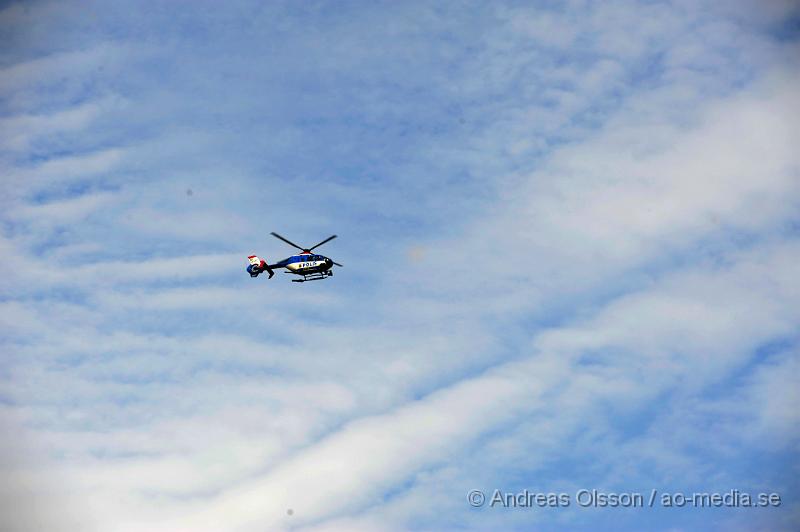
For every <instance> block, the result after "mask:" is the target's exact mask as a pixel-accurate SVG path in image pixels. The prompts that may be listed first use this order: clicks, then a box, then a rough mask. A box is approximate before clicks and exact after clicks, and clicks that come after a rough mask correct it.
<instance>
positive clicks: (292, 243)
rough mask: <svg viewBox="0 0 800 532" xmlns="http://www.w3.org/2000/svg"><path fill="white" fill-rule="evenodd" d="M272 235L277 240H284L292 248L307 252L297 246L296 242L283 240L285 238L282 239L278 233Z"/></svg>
mask: <svg viewBox="0 0 800 532" xmlns="http://www.w3.org/2000/svg"><path fill="white" fill-rule="evenodd" d="M270 234H271V235H272V236H274V237H275V238H279V239H281V240H283V241H284V242H286V243H287V244H289V245H290V246H294V247H296V248H297V249H299V250H300V251H305V250H306V249H305V248H301V247H300V246H298V245H297V244H295V243H294V242H290V241H289V240H286V239H285V238H283V237H282V236H281V235H279V234H278V233H270Z"/></svg>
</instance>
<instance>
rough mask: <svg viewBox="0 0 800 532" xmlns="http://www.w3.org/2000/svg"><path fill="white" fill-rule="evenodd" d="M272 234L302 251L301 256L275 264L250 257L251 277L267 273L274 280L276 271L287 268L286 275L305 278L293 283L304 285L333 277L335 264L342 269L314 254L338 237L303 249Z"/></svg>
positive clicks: (329, 260) (331, 261) (249, 269)
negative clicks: (315, 250) (307, 282)
mask: <svg viewBox="0 0 800 532" xmlns="http://www.w3.org/2000/svg"><path fill="white" fill-rule="evenodd" d="M270 234H271V235H272V236H274V237H275V238H277V239H280V240H283V241H284V242H286V243H287V244H289V245H290V246H293V247H296V248H297V249H299V250H300V251H301V253H300V254H299V255H292V256H291V257H289V258H288V259H283V260H282V261H280V262H276V263H275V264H268V263H267V261H265V260H264V259H262V258H259V257H257V256H256V255H250V256H249V257H247V258H248V259H249V260H250V266H248V267H247V273H249V274H250V277H258V274H260V273H262V272H267V273H268V274H269V279H272V276H273V275H275V271H274V270H276V269H278V268H286V271H285V272H284V273H293V274H295V275H301V276H302V277H303V278H302V279H292V282H293V283H304V282H306V281H319V280H320V279H325V278H326V277H331V276H332V275H333V265H334V264H335V265H336V266H339V267H340V268H341V267H342V265H341V264H339V263H338V262H335V261H333V260H331V259H329V258H328V257H323V256H322V255H316V254H314V253H312V251H313V250H314V249H315V248H318V247H320V246H321V245H322V244H325V243H327V242H330V241H331V240H333V239H334V238H336V235H332V236H329V237H328V238H326V239H325V240H323V241H322V242H320V243H319V244H317V245H316V246H311V247H310V248H302V247H300V246H298V245H297V244H295V243H294V242H292V241H290V240H287V239H285V238H284V237H282V236H281V235H279V234H278V233H270Z"/></svg>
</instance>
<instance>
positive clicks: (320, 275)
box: [292, 270, 333, 283]
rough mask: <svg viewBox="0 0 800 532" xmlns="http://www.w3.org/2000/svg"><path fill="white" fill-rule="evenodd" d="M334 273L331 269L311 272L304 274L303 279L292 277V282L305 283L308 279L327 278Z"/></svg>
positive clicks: (319, 279)
mask: <svg viewBox="0 0 800 532" xmlns="http://www.w3.org/2000/svg"><path fill="white" fill-rule="evenodd" d="M332 275H333V272H332V271H330V270H329V271H327V272H320V273H311V274H308V275H304V276H303V278H302V279H292V282H293V283H304V282H306V281H321V280H322V279H325V278H326V277H330V276H332Z"/></svg>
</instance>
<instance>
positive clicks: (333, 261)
mask: <svg viewBox="0 0 800 532" xmlns="http://www.w3.org/2000/svg"><path fill="white" fill-rule="evenodd" d="M331 262H332V263H334V264H335V265H337V266H338V267H340V268H344V266H342V265H341V264H339V263H338V262H336V261H335V260H332V261H331Z"/></svg>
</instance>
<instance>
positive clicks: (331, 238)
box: [272, 233, 336, 251]
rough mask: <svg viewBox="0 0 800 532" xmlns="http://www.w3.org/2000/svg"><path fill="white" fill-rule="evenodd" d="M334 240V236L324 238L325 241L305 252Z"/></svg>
mask: <svg viewBox="0 0 800 532" xmlns="http://www.w3.org/2000/svg"><path fill="white" fill-rule="evenodd" d="M272 234H273V235H274V234H275V233H272ZM334 238H336V235H332V236H329V237H328V238H326V239H325V240H323V241H322V242H320V243H319V244H317V245H316V246H313V247H310V248H308V250H307V251H311V250H312V249H314V248H318V247H320V246H321V245H322V244H324V243H325V242H330V241H331V240H333V239H334Z"/></svg>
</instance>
